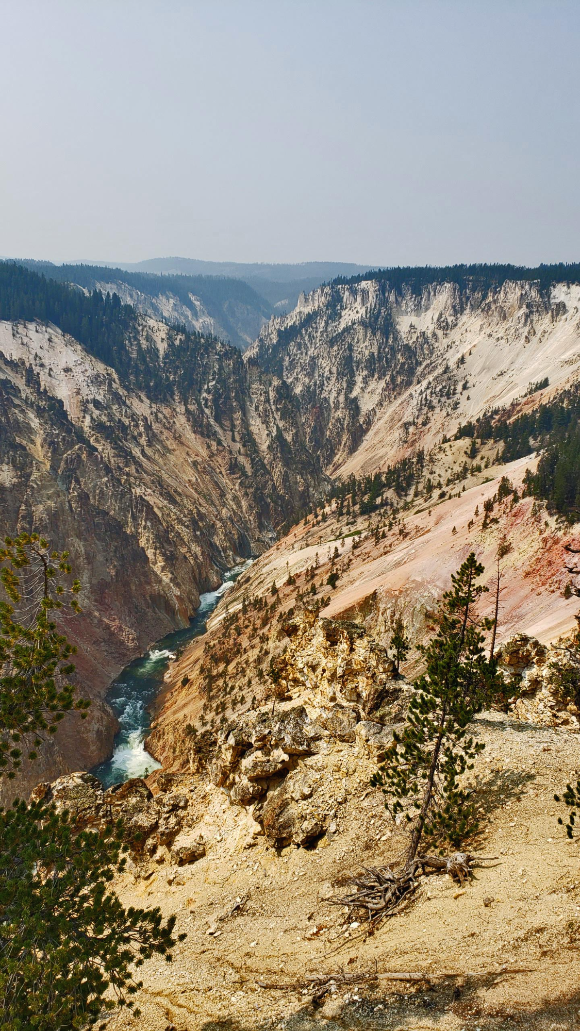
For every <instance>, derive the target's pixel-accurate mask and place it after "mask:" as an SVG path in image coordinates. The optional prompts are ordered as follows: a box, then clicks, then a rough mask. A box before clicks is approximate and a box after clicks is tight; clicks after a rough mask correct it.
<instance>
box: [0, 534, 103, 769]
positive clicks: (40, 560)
mask: <svg viewBox="0 0 580 1031" xmlns="http://www.w3.org/2000/svg"><path fill="white" fill-rule="evenodd" d="M0 567H1V568H0V583H1V584H2V587H3V588H4V598H3V599H2V598H0V776H2V774H3V773H4V774H6V775H7V776H8V777H9V778H13V777H14V771H15V770H17V769H18V768H19V766H20V765H21V762H22V744H23V742H28V744H29V746H30V751H29V753H28V757H29V758H30V759H34V758H36V749H37V748H38V747H39V745H40V744H41V740H42V737H43V735H44V734H48V735H52V734H55V733H56V730H57V727H58V724H59V722H60V721H61V720H62V719H63V717H64V715H65V713H66V712H68V711H69V710H70V709H73V708H75V709H80V710H85V709H87V708H88V705H89V703H88V702H86V701H83V700H81V699H76V700H75V698H74V687H73V685H72V684H71V682H70V679H69V678H70V676H71V674H72V673H73V672H74V668H75V667H74V665H73V664H72V663H71V661H70V660H71V656H72V655H73V653H74V651H75V649H74V647H73V646H72V645H71V644H69V642H68V641H67V639H66V636H65V635H64V634H62V633H61V632H60V631H59V629H58V627H57V624H56V621H55V615H56V613H57V612H59V610H60V611H61V613H62V614H64V611H65V610H66V609H67V608H68V609H69V610H72V611H73V612H75V613H78V612H80V606H79V603H78V594H79V592H80V584H79V582H78V580H74V579H73V577H72V572H71V566H70V563H69V561H68V552H66V551H63V552H60V553H59V552H57V551H53V550H51V549H50V548H49V545H48V542H47V541H46V540H44V539H43V538H42V537H40V536H39V535H38V534H27V533H22V534H20V535H19V536H18V537H16V538H14V539H13V538H10V537H7V538H6V539H5V541H4V547H3V548H0ZM82 715H83V718H84V716H85V715H86V713H84V712H83V714H82Z"/></svg>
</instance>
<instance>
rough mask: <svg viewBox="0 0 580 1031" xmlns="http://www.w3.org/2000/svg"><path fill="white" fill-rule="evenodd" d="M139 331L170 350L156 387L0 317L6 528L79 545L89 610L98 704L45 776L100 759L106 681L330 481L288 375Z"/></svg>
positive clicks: (86, 622)
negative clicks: (312, 449)
mask: <svg viewBox="0 0 580 1031" xmlns="http://www.w3.org/2000/svg"><path fill="white" fill-rule="evenodd" d="M138 336H139V340H140V341H141V342H142V343H143V346H144V347H145V346H146V347H147V348H148V349H149V350H148V351H147V353H149V354H150V355H151V361H152V362H153V359H154V358H155V355H157V357H158V359H159V360H161V356H162V355H166V356H167V354H168V349H171V348H173V349H174V350H173V351H172V352H171V355H172V360H171V361H170V362H169V359H168V364H169V365H170V368H169V369H168V370H167V371H166V373H165V374H164V378H163V377H162V378H159V376H158V379H157V380H156V381H155V382H154V383H153V384H152V386H151V388H150V390H149V393H147V392H146V391H144V390H138V389H137V388H136V387H135V386H132V384H131V370H130V368H129V371H128V372H127V373H126V374H125V375H124V378H123V381H121V380H120V379H119V376H118V375H117V373H115V372H114V371H113V370H112V369H111V368H110V367H109V366H107V365H104V364H103V363H102V362H100V361H99V360H98V359H97V358H94V357H93V356H92V355H90V354H88V352H87V351H86V350H85V349H84V348H83V347H82V346H81V345H80V344H79V343H78V342H76V341H75V340H74V339H72V338H71V337H69V336H66V335H65V334H63V333H62V332H61V331H60V330H58V329H57V328H56V327H54V326H46V325H41V324H39V323H24V324H23V323H8V322H4V323H0V421H1V431H0V516H1V526H2V531H3V533H8V532H16V531H19V530H32V529H34V530H38V531H41V532H42V533H43V534H45V535H46V536H47V537H48V538H49V539H50V540H51V541H53V542H54V544H55V546H56V547H59V548H64V547H67V548H68V549H69V550H70V552H71V558H72V562H73V564H74V567H75V571H76V572H77V574H78V576H79V578H80V579H81V581H82V582H83V584H84V585H85V587H84V596H83V599H82V603H83V607H84V609H85V610H86V613H87V614H86V615H84V616H83V617H81V618H80V619H74V620H72V621H71V622H70V624H69V625H68V627H67V631H68V632H69V634H70V636H71V637H72V638H73V640H74V641H75V642H76V643H77V645H78V646H79V659H78V668H79V674H80V680H81V684H82V692H83V694H84V695H85V696H86V695H88V696H90V697H92V698H93V700H94V703H95V704H94V705H93V707H92V709H91V715H90V716H89V719H88V720H87V721H86V723H84V724H83V725H82V730H81V729H80V728H79V725H78V722H77V721H76V720H74V719H73V718H71V719H70V720H68V721H65V725H64V726H63V729H62V732H61V733H60V734H59V735H58V743H57V744H55V745H54V746H51V747H50V748H47V749H46V750H45V752H44V754H43V758H42V760H41V762H40V764H37V766H35V768H34V771H32V772H31V774H30V776H31V777H33V778H34V779H35V780H38V778H39V776H40V777H48V776H54V775H55V774H57V773H59V772H62V771H63V770H66V769H71V768H73V769H78V768H87V767H90V766H91V765H93V764H94V763H95V762H96V761H98V760H99V759H100V758H102V757H104V755H105V754H106V753H107V751H108V749H109V747H110V743H111V739H112V734H113V732H114V723H113V720H112V718H111V717H110V715H108V714H107V711H106V710H104V709H103V708H102V706H101V704H100V701H99V699H100V698H101V697H102V695H103V693H104V691H105V689H106V686H107V684H108V683H109V681H110V679H111V678H112V677H113V676H114V675H115V674H116V673H117V672H118V671H119V669H120V668H121V667H122V666H123V665H124V664H125V663H126V662H127V661H128V660H129V659H130V658H132V657H134V656H135V655H137V654H139V653H141V652H142V651H144V650H146V649H147V647H148V646H149V645H150V643H151V642H152V641H154V640H156V639H157V638H159V637H160V636H162V635H163V634H164V633H166V632H168V631H169V630H171V629H174V628H175V627H177V626H182V625H186V622H187V619H188V617H189V616H190V615H191V614H192V613H193V612H194V611H195V609H196V607H197V605H198V603H199V593H200V591H201V590H204V589H209V588H211V587H215V586H217V584H218V583H219V580H220V571H224V570H225V569H226V568H228V567H229V566H231V565H233V564H234V563H235V561H236V559H237V558H239V557H247V556H249V555H250V554H256V553H260V552H261V551H263V550H264V549H265V548H266V547H267V546H268V545H269V544H270V542H271V541H272V539H273V537H274V534H275V528H276V526H277V525H279V524H280V522H281V521H282V520H283V519H285V518H286V517H287V516H288V515H289V514H290V512H291V511H292V510H293V509H296V508H297V507H300V506H302V505H303V504H304V503H305V502H306V501H307V498H309V497H310V496H312V493H313V491H315V490H316V489H317V486H318V484H319V482H320V476H319V472H318V467H317V463H316V461H315V460H314V459H313V458H312V457H311V455H310V453H309V452H308V450H307V448H306V446H305V442H304V435H303V432H302V429H301V423H300V416H299V412H298V411H297V409H296V405H295V402H294V400H293V398H292V396H291V394H290V392H289V390H288V388H287V387H286V386H285V385H284V384H282V383H280V382H279V381H278V380H277V379H276V378H275V377H273V376H271V375H268V374H265V375H263V374H262V373H261V372H260V370H259V369H258V368H257V367H256V366H255V365H254V364H253V363H247V364H243V363H242V361H241V356H240V355H239V352H238V351H236V350H235V349H233V348H232V347H230V346H229V345H227V344H221V343H219V342H218V341H216V340H211V339H207V338H201V339H200V340H199V341H197V342H196V344H195V347H194V349H193V351H192V349H191V347H190V348H189V349H188V350H187V352H186V353H185V354H182V353H181V352H180V351H179V348H180V346H181V345H182V343H183V340H182V337H181V336H180V335H179V334H175V333H174V332H173V331H172V330H170V329H169V328H168V327H167V326H165V325H163V324H160V323H156V322H155V321H153V320H147V319H145V320H141V321H140V322H139V323H138ZM137 343H139V341H137V342H135V341H133V342H132V343H130V345H128V346H131V347H136V346H137ZM181 359H182V364H181V365H180V360H181ZM145 371H146V366H145ZM143 375H144V373H143V372H142V376H143ZM159 375H160V374H159ZM158 397H159V398H160V400H157V399H156V398H158Z"/></svg>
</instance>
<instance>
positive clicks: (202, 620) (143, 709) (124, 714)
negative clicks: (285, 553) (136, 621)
mask: <svg viewBox="0 0 580 1031" xmlns="http://www.w3.org/2000/svg"><path fill="white" fill-rule="evenodd" d="M251 563H252V559H248V560H247V561H246V562H243V563H242V564H241V565H239V566H234V568H233V569H230V570H229V572H227V573H226V575H225V577H224V581H223V583H222V584H221V585H220V587H218V589H217V590H216V591H208V593H207V594H202V595H201V597H200V604H199V608H198V610H197V612H196V614H195V616H194V618H193V619H192V620H191V623H190V624H189V626H187V627H184V628H183V629H182V630H175V631H174V632H173V633H172V634H167V636H166V637H163V638H162V639H161V640H160V641H158V642H157V643H156V644H155V645H154V646H153V648H151V649H150V650H149V651H148V652H147V654H146V655H143V656H141V658H139V659H135V660H134V661H133V662H131V663H130V664H129V665H128V666H125V669H124V670H123V671H122V672H121V673H120V674H119V676H118V677H117V679H116V680H114V681H113V683H112V684H111V686H110V688H109V690H108V692H107V695H106V701H107V703H108V704H109V705H110V707H111V709H112V710H113V712H114V713H115V716H116V717H117V719H118V720H119V724H120V728H119V730H118V732H117V734H116V736H115V741H114V744H113V754H112V756H111V757H110V759H106V760H105V762H103V763H100V765H99V766H95V767H94V769H92V770H91V773H93V774H94V775H95V776H96V777H98V778H99V780H100V781H101V782H102V783H103V784H104V786H105V787H111V785H112V784H121V783H122V782H123V781H125V780H128V779H129V778H130V777H144V776H146V774H147V773H151V771H152V770H155V769H157V768H158V767H159V765H160V764H159V763H158V762H157V760H156V759H154V758H153V756H152V755H149V752H148V751H147V750H146V748H145V738H146V737H147V735H148V733H149V729H150V726H151V720H150V715H149V708H150V706H151V704H152V702H153V701H154V700H155V698H156V697H157V694H158V693H159V691H160V689H161V687H162V684H163V677H164V674H165V671H166V669H167V667H168V665H169V663H170V661H171V659H174V658H175V657H176V656H177V654H178V653H179V652H180V651H181V650H182V649H183V647H184V645H185V644H187V642H188V641H191V640H192V638H194V637H198V636H199V635H200V634H203V632H204V631H205V627H206V621H207V617H208V616H209V614H210V612H212V611H213V610H214V609H215V607H216V605H217V603H218V601H219V599H220V598H221V597H222V595H223V594H224V593H225V592H226V591H227V590H228V588H229V587H231V586H232V584H233V583H234V581H235V580H237V578H238V576H240V575H241V574H242V573H243V572H244V570H245V569H247V568H248V566H250V565H251Z"/></svg>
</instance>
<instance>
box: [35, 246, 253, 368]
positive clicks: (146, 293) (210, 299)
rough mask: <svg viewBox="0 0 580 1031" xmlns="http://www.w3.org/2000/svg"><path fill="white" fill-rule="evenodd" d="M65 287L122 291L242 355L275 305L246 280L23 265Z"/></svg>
mask: <svg viewBox="0 0 580 1031" xmlns="http://www.w3.org/2000/svg"><path fill="white" fill-rule="evenodd" d="M19 264H20V265H24V266H25V267H26V268H29V269H32V270H34V271H35V272H40V273H42V274H43V275H44V276H47V277H48V278H49V279H55V280H57V281H58V282H60V283H73V284H74V285H76V286H79V287H81V288H82V289H83V290H94V289H98V290H101V291H102V292H103V293H117V294H119V297H120V298H121V300H122V301H123V302H124V303H125V304H131V305H133V307H135V308H137V309H138V310H139V311H141V312H143V313H145V314H147V315H151V316H152V317H153V318H156V319H159V318H162V319H164V320H165V321H166V322H170V323H173V324H174V325H181V326H185V328H186V329H188V330H190V331H193V332H199V333H210V334H211V335H212V336H216V337H219V338H220V339H221V340H227V341H229V342H230V343H231V344H234V346H235V347H238V348H239V349H240V350H241V351H244V350H245V349H246V347H247V346H248V344H251V343H252V342H253V341H254V340H255V339H256V337H257V336H258V333H259V332H260V330H261V328H262V326H263V325H264V323H265V322H266V321H267V319H268V318H269V317H270V315H271V314H272V306H271V304H270V303H269V301H268V300H267V299H266V298H265V297H264V295H263V293H262V294H261V295H260V294H258V293H257V292H256V291H255V290H254V289H253V288H252V287H251V286H250V285H248V284H247V283H245V282H244V281H243V280H241V279H234V278H230V279H227V278H225V277H223V276H202V275H198V276H187V275H174V276H171V275H163V276H162V275H154V274H151V273H145V272H128V271H126V270H125V269H122V268H109V267H108V266H106V265H53V264H52V262H50V261H33V260H24V261H19Z"/></svg>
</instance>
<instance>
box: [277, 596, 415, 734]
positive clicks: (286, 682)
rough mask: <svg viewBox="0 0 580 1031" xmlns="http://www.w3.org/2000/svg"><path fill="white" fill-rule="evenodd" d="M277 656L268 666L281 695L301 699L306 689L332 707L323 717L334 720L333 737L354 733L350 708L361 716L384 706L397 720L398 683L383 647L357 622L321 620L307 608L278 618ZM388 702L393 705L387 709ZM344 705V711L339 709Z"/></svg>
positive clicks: (318, 699) (329, 727)
mask: <svg viewBox="0 0 580 1031" xmlns="http://www.w3.org/2000/svg"><path fill="white" fill-rule="evenodd" d="M279 638H280V645H279V654H278V655H275V657H274V658H273V660H272V670H273V672H274V675H275V678H276V684H277V687H278V692H279V693H280V694H281V695H288V696H290V697H293V698H296V697H299V696H300V695H301V694H302V693H304V692H308V693H309V694H310V695H311V697H312V698H313V699H316V700H317V701H318V702H324V703H327V704H328V705H330V706H334V704H335V703H338V708H330V709H329V710H328V714H327V715H325V716H322V717H321V718H322V719H323V720H325V719H326V720H330V721H331V724H330V725H327V728H326V729H328V730H332V729H333V727H332V721H337V723H336V731H337V732H338V734H337V736H339V735H340V734H345V735H347V739H348V735H349V734H350V732H351V731H352V720H353V718H354V715H353V710H352V708H349V707H352V706H357V707H358V710H359V712H358V718H361V714H367V715H368V714H370V713H373V712H377V711H378V710H380V709H381V708H383V709H384V710H385V712H384V715H385V718H389V719H390V720H391V722H392V721H393V720H394V719H396V703H397V700H398V699H399V698H400V697H401V686H402V685H401V681H400V679H399V678H398V677H397V676H396V672H395V664H394V662H393V660H392V659H391V658H390V656H389V654H388V652H387V649H386V648H385V647H383V646H382V645H380V644H379V643H378V642H377V641H376V640H374V638H373V637H372V636H371V635H370V634H368V633H367V631H366V630H365V628H364V627H363V626H361V625H360V624H359V623H354V622H352V621H350V620H343V619H340V620H339V619H325V618H324V617H321V618H319V617H318V615H317V614H316V613H315V612H311V611H309V610H308V609H305V610H304V611H303V612H302V613H300V614H299V615H296V616H294V617H292V618H290V619H287V620H285V621H283V622H282V624H281V628H280V633H279ZM389 703H390V704H391V705H394V706H395V708H394V709H393V710H392V711H389V712H388V713H387V709H388V707H389ZM341 706H342V709H341V708H340V707H341Z"/></svg>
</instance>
